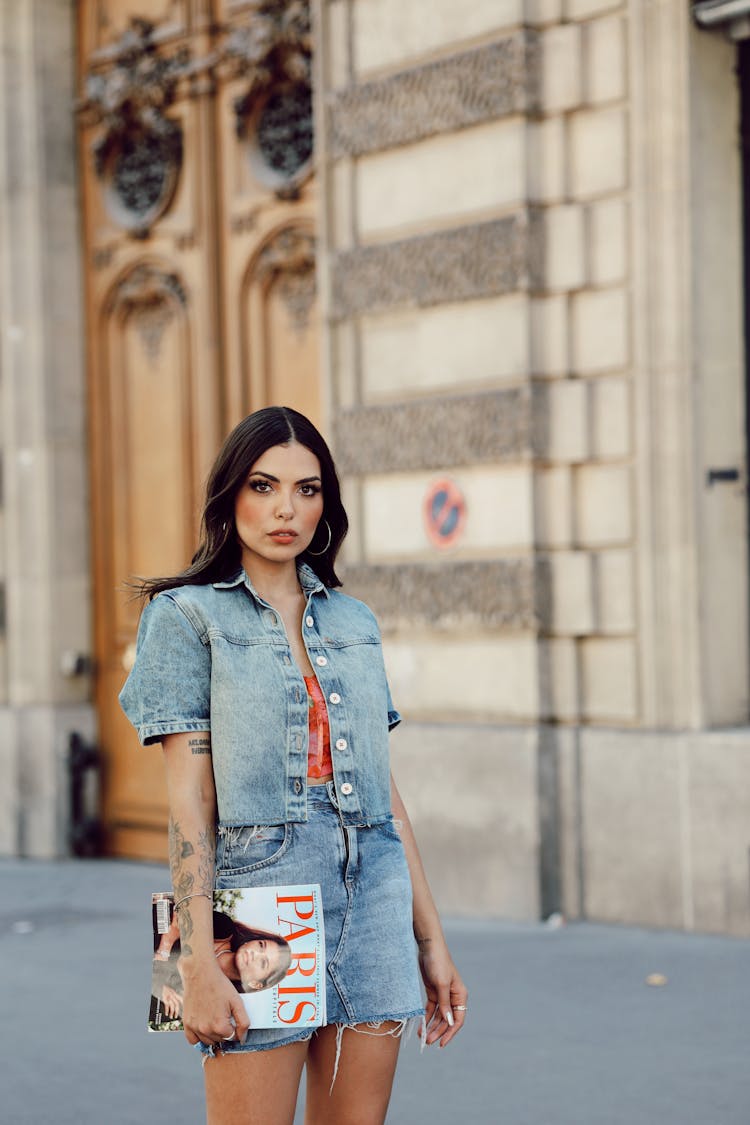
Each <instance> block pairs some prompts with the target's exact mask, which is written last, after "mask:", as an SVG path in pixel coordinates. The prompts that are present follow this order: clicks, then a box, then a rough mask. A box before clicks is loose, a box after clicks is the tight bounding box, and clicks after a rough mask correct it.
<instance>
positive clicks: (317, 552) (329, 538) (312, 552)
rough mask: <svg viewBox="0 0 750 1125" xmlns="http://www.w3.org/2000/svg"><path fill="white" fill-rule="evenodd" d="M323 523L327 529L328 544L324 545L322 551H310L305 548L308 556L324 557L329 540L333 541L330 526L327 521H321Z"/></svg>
mask: <svg viewBox="0 0 750 1125" xmlns="http://www.w3.org/2000/svg"><path fill="white" fill-rule="evenodd" d="M323 523H324V524H325V525H326V527H327V528H328V542H327V543H326V545H325V547H324V548H323V550H322V551H311V550H310V548H309V547H308V548H307V553H308V555H324V554H325V553H326V551H327V550H328V548H329V547H330V546H331V540H332V539H333V536H332V534H331V525H330V523H329V522H328V520H323Z"/></svg>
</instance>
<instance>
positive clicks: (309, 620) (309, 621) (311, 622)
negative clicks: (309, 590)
mask: <svg viewBox="0 0 750 1125" xmlns="http://www.w3.org/2000/svg"><path fill="white" fill-rule="evenodd" d="M314 624H315V618H314V617H311V616H310V614H309V613H308V615H307V617H306V618H305V625H307V627H308V629H312V627H313V625H314Z"/></svg>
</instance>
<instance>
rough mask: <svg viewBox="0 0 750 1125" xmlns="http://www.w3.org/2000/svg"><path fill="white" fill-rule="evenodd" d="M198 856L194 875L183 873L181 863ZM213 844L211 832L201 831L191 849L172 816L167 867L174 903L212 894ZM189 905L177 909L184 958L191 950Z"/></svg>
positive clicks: (187, 872)
mask: <svg viewBox="0 0 750 1125" xmlns="http://www.w3.org/2000/svg"><path fill="white" fill-rule="evenodd" d="M196 851H197V857H198V869H197V873H194V872H193V871H189V870H185V866H184V861H185V860H186V859H188V858H189V857H190V856H194V855H196ZM215 856H216V842H215V839H214V834H213V831H212V830H208V829H203V830H202V831H201V832H200V833H199V834H198V841H197V844H196V845H195V846H194V845H193V844H192V843H191V842H190V840H187V839H186V838H185V834H184V832H183V830H182V828H181V826H180V824H179V823H178V822H177V821H176V820H174V819H173V818H172V817H170V819H169V867H170V871H171V873H172V887H173V888H174V894H175V901H179V900H180V899H182V898H186V897H187V896H188V895H191V894H196V893H200V894H208V895H211V894H213V889H214V870H215ZM191 905H192V904H191V903H189V902H186V903H185V905H184V906H183V907H182V908H181V909H180V913H179V927H180V945H181V948H182V952H183V954H184V955H185V956H189V955H190V954H191V953H192V952H193V950H192V947H191V945H190V939H191V937H192V935H193V930H194V925H193V918H192V915H191V912H190V907H191Z"/></svg>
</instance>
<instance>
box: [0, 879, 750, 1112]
mask: <svg viewBox="0 0 750 1125" xmlns="http://www.w3.org/2000/svg"><path fill="white" fill-rule="evenodd" d="M168 886H169V883H168V876H167V871H166V868H164V867H161V866H157V865H152V864H136V863H126V862H121V861H116V860H92V861H84V860H71V861H61V862H57V863H54V862H52V863H48V862H39V861H33V860H20V861H18V860H6V861H0V896H1V897H0V1017H1V1018H0V1058H1V1059H2V1064H1V1065H0V1122H3V1123H5V1125H15V1123H26V1122H28V1123H30V1125H46V1123H47V1122H49V1123H50V1125H51V1123H54V1125H74V1123H75V1125H81V1123H85V1125H87V1123H89V1122H91V1123H97V1125H99V1123H101V1125H136V1123H141V1122H153V1121H159V1120H163V1121H170V1120H178V1121H180V1123H181V1125H198V1123H200V1122H203V1121H204V1119H205V1118H204V1113H203V1109H202V1077H201V1066H200V1059H199V1058H198V1056H197V1053H196V1052H194V1051H193V1050H192V1049H191V1048H190V1047H189V1046H188V1045H187V1043H186V1042H185V1040H184V1039H183V1037H182V1036H181V1035H180V1034H174V1035H158V1036H157V1035H149V1034H147V1033H146V1031H145V1013H146V1004H147V997H148V992H149V984H148V980H149V962H150V949H151V943H150V932H149V927H150V911H149V903H150V893H151V891H152V890H157V889H167V888H168ZM446 931H447V933H448V937H449V942H450V945H451V949H452V952H453V955H454V958H455V960H456V961H457V963H458V964H459V966H460V968H461V971H462V974H463V975H464V978H465V979H466V981H467V984H468V986H469V992H470V997H469V1005H470V1019H469V1021H468V1022H467V1027H466V1028H465V1030H464V1031H463V1032H462V1034H461V1035H460V1036H459V1037H458V1039H457V1040H456V1041H455V1042H454V1043H452V1044H451V1045H450V1047H448V1048H447V1050H445V1051H441V1050H439V1049H438V1048H436V1047H432V1048H428V1049H427V1050H425V1051H423V1052H420V1049H419V1042H418V1040H417V1039H416V1037H413V1038H412V1039H411V1041H409V1042H406V1043H404V1045H403V1049H402V1051H401V1058H400V1061H399V1070H398V1073H397V1076H396V1087H395V1091H394V1096H393V1099H392V1102H391V1109H390V1112H389V1116H388V1122H389V1125H415V1123H417V1125H418V1123H421V1122H428V1123H429V1125H475V1123H477V1125H478V1123H490V1125H749V1123H750V1060H749V1059H748V1053H749V1052H748V1048H749V1047H750V1035H749V1033H748V1032H749V1029H748V1013H749V1012H750V942H747V941H743V940H739V939H732V938H723V937H712V936H702V935H695V934H682V933H674V932H663V931H648V930H642V929H634V928H626V927H617V926H604V925H595V924H589V923H586V924H571V925H567V926H562V927H560V928H553V927H550V926H547V925H544V924H533V923H510V922H482V921H458V920H453V921H451V920H447V922H446ZM652 974H660V975H661V977H663V978H666V981H665V983H662V984H657V985H649V984H648V983H647V978H648V977H649V976H651V975H652ZM296 1121H297V1122H298V1123H299V1125H301V1122H302V1113H301V1110H300V1109H298V1114H297V1118H296Z"/></svg>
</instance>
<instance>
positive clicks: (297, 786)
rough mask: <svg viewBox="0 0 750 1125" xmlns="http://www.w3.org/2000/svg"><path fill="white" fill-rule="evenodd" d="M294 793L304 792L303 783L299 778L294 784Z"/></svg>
mask: <svg viewBox="0 0 750 1125" xmlns="http://www.w3.org/2000/svg"><path fill="white" fill-rule="evenodd" d="M294 792H295V793H301V792H302V782H301V781H300V779H299V778H297V780H296V781H295V783H294Z"/></svg>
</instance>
